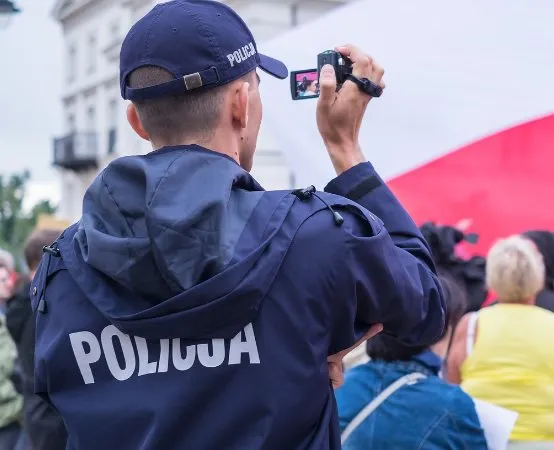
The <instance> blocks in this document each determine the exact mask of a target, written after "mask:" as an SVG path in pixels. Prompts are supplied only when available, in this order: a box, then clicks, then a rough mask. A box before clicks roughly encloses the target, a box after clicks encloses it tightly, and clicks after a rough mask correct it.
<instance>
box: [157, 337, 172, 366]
mask: <svg viewBox="0 0 554 450" xmlns="http://www.w3.org/2000/svg"><path fill="white" fill-rule="evenodd" d="M168 367H169V339H160V362H159V363H158V372H160V373H162V372H167V369H168Z"/></svg>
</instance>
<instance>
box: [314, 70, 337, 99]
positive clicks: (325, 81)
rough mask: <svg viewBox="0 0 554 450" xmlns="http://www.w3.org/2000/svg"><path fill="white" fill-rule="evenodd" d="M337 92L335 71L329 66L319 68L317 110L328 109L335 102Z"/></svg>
mask: <svg viewBox="0 0 554 450" xmlns="http://www.w3.org/2000/svg"><path fill="white" fill-rule="evenodd" d="M336 92H337V77H336V75H335V69H334V68H333V66H331V65H329V64H328V65H326V66H323V67H322V68H321V72H320V74H319V106H318V107H319V108H320V109H322V110H326V109H330V108H331V106H333V103H334V102H335V98H336Z"/></svg>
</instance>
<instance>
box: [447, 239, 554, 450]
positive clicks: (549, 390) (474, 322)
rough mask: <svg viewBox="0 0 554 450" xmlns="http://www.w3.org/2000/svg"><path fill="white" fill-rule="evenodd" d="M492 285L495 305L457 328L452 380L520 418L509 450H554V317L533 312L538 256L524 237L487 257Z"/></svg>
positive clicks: (540, 275)
mask: <svg viewBox="0 0 554 450" xmlns="http://www.w3.org/2000/svg"><path fill="white" fill-rule="evenodd" d="M487 284H488V287H489V288H490V289H492V290H493V291H494V292H495V293H496V295H497V297H498V303H497V304H496V305H494V306H491V307H488V308H485V309H482V310H481V311H479V312H476V313H469V314H467V315H466V316H464V318H463V319H462V320H461V321H460V324H459V326H458V329H457V331H456V333H455V335H454V338H453V342H452V347H451V351H450V354H449V357H448V362H447V370H446V372H447V379H448V380H449V381H450V382H452V383H457V384H461V386H462V388H463V389H464V390H465V391H466V392H467V393H468V394H469V395H471V396H472V397H474V398H478V399H481V400H485V401H488V402H491V403H494V404H496V405H499V406H502V407H504V408H507V409H511V410H513V411H516V412H518V413H519V416H518V419H517V422H516V425H515V428H514V430H513V432H512V435H511V440H512V442H511V444H510V445H511V446H510V448H525V449H527V448H529V449H535V448H536V449H543V448H544V449H554V313H552V312H550V311H547V310H545V309H542V308H539V307H537V306H535V297H536V295H537V293H538V292H539V291H540V290H541V289H542V288H543V285H544V263H543V260H542V256H541V254H540V253H539V251H538V250H537V248H536V247H535V246H534V244H533V243H532V242H531V241H530V240H528V239H526V238H524V237H521V236H512V237H509V238H507V239H503V240H500V241H499V242H497V243H496V244H495V245H494V246H493V247H492V248H491V250H490V252H489V254H488V256H487Z"/></svg>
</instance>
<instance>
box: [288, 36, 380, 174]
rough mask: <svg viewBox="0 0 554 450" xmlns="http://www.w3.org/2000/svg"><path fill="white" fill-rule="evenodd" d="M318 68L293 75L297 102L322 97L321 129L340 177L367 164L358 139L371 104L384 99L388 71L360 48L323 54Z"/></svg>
mask: <svg viewBox="0 0 554 450" xmlns="http://www.w3.org/2000/svg"><path fill="white" fill-rule="evenodd" d="M317 61H318V67H317V69H312V70H303V71H297V72H293V73H292V74H291V93H292V97H293V99H294V100H301V99H310V98H317V97H319V103H318V106H317V126H318V128H319V132H320V134H321V136H322V138H323V141H324V143H325V146H326V148H327V151H328V152H329V156H330V157H331V161H332V162H333V166H334V167H335V171H336V172H337V174H341V173H342V172H345V171H346V170H348V169H350V168H351V167H354V166H355V165H357V164H359V163H361V162H363V161H365V158H364V155H363V153H362V151H361V149H360V147H359V143H358V136H359V133H360V127H361V124H362V119H363V117H364V114H365V110H366V108H367V105H368V103H369V102H370V100H371V99H372V98H373V97H379V96H381V94H382V92H383V89H384V88H385V84H384V83H383V81H382V79H383V74H384V73H385V71H384V70H383V68H382V67H380V66H379V65H378V64H377V63H375V61H373V59H372V58H371V57H370V56H368V55H366V54H365V53H363V52H362V51H361V50H360V49H358V48H357V47H354V46H352V45H346V46H343V47H338V48H336V49H335V50H329V51H326V52H323V53H320V54H319V55H318V57H317Z"/></svg>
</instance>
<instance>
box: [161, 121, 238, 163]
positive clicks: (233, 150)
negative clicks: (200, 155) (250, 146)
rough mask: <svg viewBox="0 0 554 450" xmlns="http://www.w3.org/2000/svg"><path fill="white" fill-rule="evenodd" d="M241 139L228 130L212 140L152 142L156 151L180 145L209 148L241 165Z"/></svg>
mask: <svg viewBox="0 0 554 450" xmlns="http://www.w3.org/2000/svg"><path fill="white" fill-rule="evenodd" d="M240 139H241V138H240V137H238V136H234V135H232V134H231V133H228V132H227V131H226V130H221V131H216V132H215V133H214V135H213V136H211V137H210V138H205V139H201V138H194V137H191V138H189V139H180V140H179V141H175V142H164V143H154V142H152V147H153V148H154V150H159V149H161V148H163V147H170V146H171V147H173V146H180V145H199V146H201V147H204V148H207V149H208V150H212V151H214V152H217V153H221V154H223V155H227V156H229V157H231V158H233V159H234V160H235V161H236V162H237V163H238V164H239V165H240V163H241V161H240V154H239V142H240Z"/></svg>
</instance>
